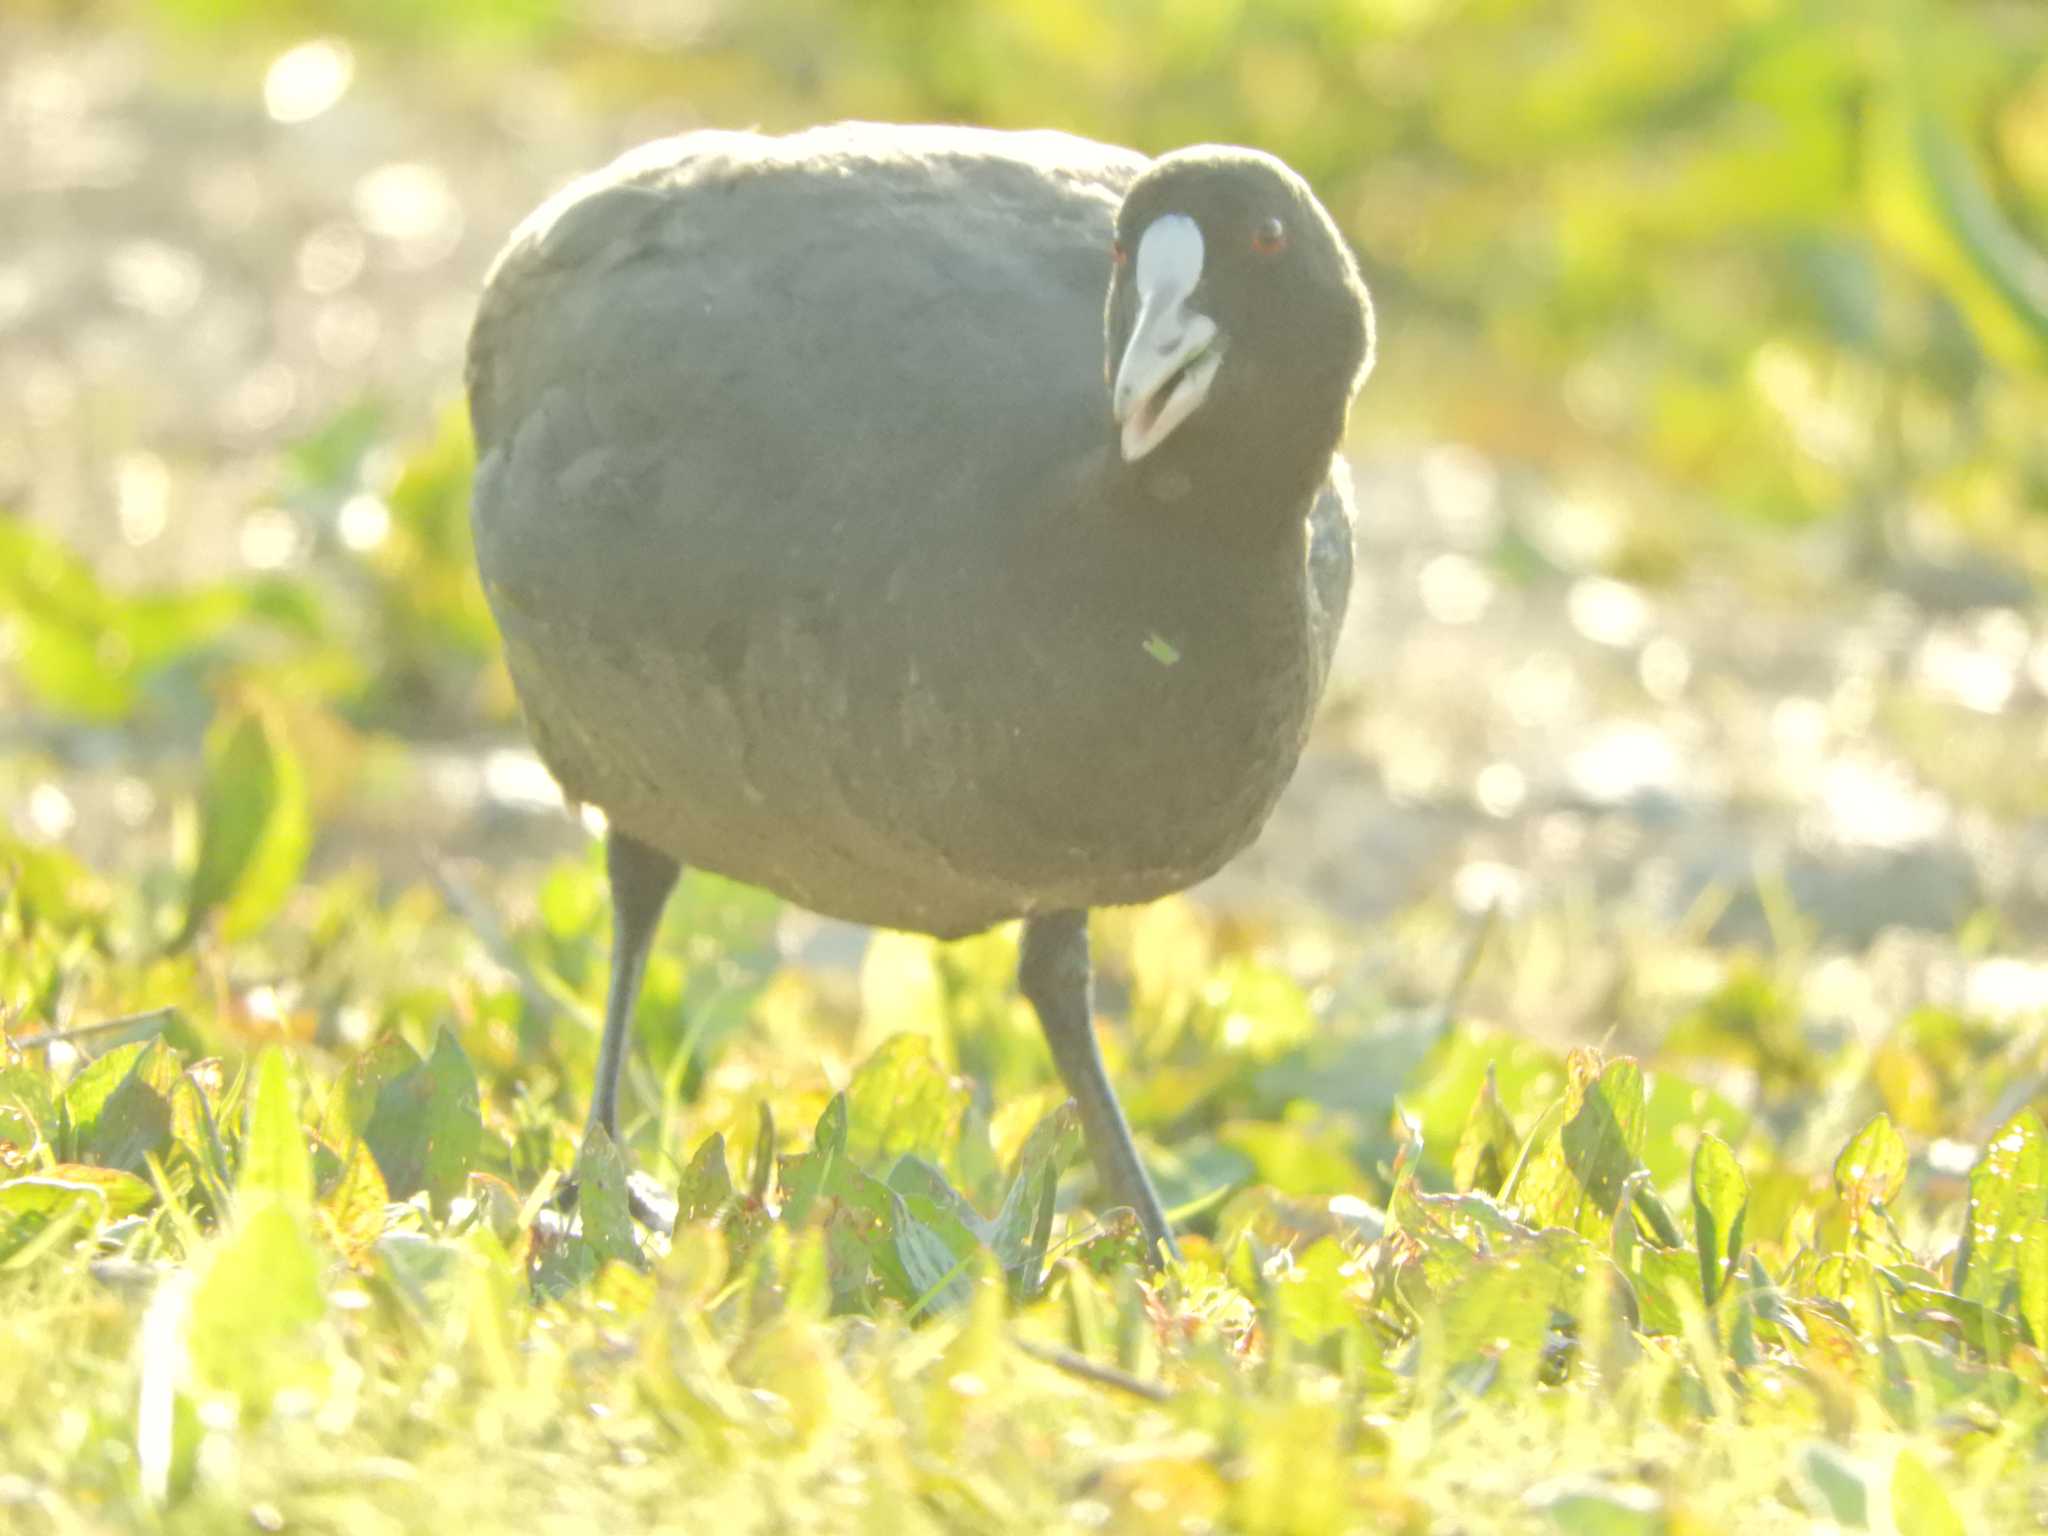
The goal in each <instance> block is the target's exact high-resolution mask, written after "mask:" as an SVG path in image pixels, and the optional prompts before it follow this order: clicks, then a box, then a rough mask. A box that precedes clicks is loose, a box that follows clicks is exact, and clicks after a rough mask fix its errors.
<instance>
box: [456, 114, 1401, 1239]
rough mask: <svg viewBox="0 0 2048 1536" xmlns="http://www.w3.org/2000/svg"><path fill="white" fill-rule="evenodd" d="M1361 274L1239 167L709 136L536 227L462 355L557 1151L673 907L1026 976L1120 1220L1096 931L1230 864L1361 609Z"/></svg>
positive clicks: (638, 168) (522, 232)
mask: <svg viewBox="0 0 2048 1536" xmlns="http://www.w3.org/2000/svg"><path fill="white" fill-rule="evenodd" d="M1371 353H1372V321H1371V309H1370V306H1369V303H1368V301H1367V297H1366V293H1365V289H1364V287H1363V285H1362V284H1361V282H1360V280H1359V276H1358V270H1357V267H1356V265H1355V264H1354V262H1353V261H1352V258H1351V256H1350V254H1349V253H1348V251H1347V250H1346V248H1345V245H1344V242H1343V241H1342V239H1341V238H1340V237H1339V235H1338V233H1337V231H1336V229H1335V227H1334V225H1333V224H1332V223H1331V221H1330V218H1329V216H1328V215H1327V214H1326V213H1325V212H1324V210H1323V208H1322V206H1321V205H1320V204H1319V203H1318V202H1317V201H1316V198H1315V196H1314V195H1313V194H1312V193H1311V191H1310V190H1309V188H1308V186H1307V185H1306V183H1304V182H1303V181H1302V179H1301V178H1300V177H1299V176H1297V175H1296V174H1294V173H1293V172H1292V171H1291V170H1289V169H1288V168H1287V167H1286V166H1285V165H1283V164H1281V163H1280V162H1279V161H1277V160H1275V159H1273V158H1272V157H1271V156H1268V155H1264V154H1260V153H1257V152H1255V151H1251V150H1246V149H1237V148H1222V147H1213V146H1204V147H1198V148H1192V149H1185V150H1181V151H1178V152H1175V153H1173V154H1169V155H1165V156H1162V157H1161V158H1159V159H1156V160H1150V159H1147V158H1146V157H1145V156H1142V155H1140V154H1137V153H1135V152H1133V151H1131V150H1126V149H1119V148H1114V147H1111V146H1108V145H1103V144H1097V143H1092V142H1089V141H1086V140H1083V139H1079V138H1074V137H1071V136H1068V135H1065V134H1057V133H998V132H992V131H987V130H976V129H963V128H946V127H902V126H887V125H875V124H842V125H838V126H834V127H828V128H819V129H815V130H812V131H809V132H804V133H799V134H795V135H791V136H788V137H769V136H763V135H757V134H752V133H726V132H699V133H690V134H685V135H683V136H681V137H677V138H673V139H668V140H663V141H661V142H658V143H655V144H650V145H647V146H645V147H643V148H641V149H639V150H636V151H634V152H632V153H630V154H628V155H626V156H625V157H624V158H623V159H621V160H619V161H618V162H617V163H616V164H614V165H612V166H611V167H610V168H608V169H606V170H604V171H601V172H599V173H597V174H596V175H593V176H591V177H588V178H586V179H584V180H582V181H579V182H576V183H575V184H573V185H572V186H570V187H568V188H567V189H566V190H564V191H563V192H562V193H560V194H559V195H557V196H555V197H554V198H552V199H550V200H549V201H548V202H547V203H546V204H544V205H543V206H542V207H541V208H540V209H538V210H537V211H536V212H535V213H534V214H533V215H531V216H530V217H529V218H528V219H527V220H526V221H525V223H524V224H522V225H521V227H520V228H519V229H518V231H517V232H516V233H515V234H514V235H513V237H512V240H511V242H510V244H509V246H508V247H507V249H506V250H505V252H504V253H503V254H502V255H501V256H500V258H499V259H498V262H497V264H496V266H495V267H494V269H493V271H492V272H491V275H490V278H489V280H488V282H487V284H486V287H485V290H484V294H483V298H482V303H481V307H480V309H479V311H478V315H477V320H476V326H475V331H474V334H473V336H472V339H471V344H470V355H469V391H470V404H471V411H472V417H473V422H474V426H475V433H476V442H477V449H478V467H477V479H476V492H475V528H476V546H477V558H478V562H479V565H480V567H481V569H482V573H483V578H484V583H485V589H486V591H487V593H488V595H489V600H490V604H491V608H492V611H493V613H494V614H495V616H496V618H497V621H498V625H499V628H500V629H501V631H502V632H503V636H504V642H505V648H506V655H507V659H508V662H509V665H510V668H511V673H512V678H513V681H514V683H515V685H516V687H517V690H518V694H519V698H520V701H521V703H522V706H523V708H524V711H525V714H526V718H527V721H528V724H529V727H530V729H531V731H532V733H533V737H534V740H535V743H536V746H537V748H538V750H539V752H540V755H541V757H542V758H543V760H544V761H545V762H546V763H547V765H548V767H549V768H550V769H551V770H552V771H553V773H554V774H555V776H556V778H557V779H559V780H560V782H561V784H562V787H563V789H564V790H565V791H566V792H567V794H568V795H569V796H570V797H571V798H572V799H575V800H578V801H582V802H586V803H590V804H594V805H596V806H598V807H600V808H601V809H602V810H603V811H604V813H605V816H606V819H607V823H608V832H607V841H606V852H607V860H608V869H609V875H610V881H611V887H612V894H613V900H614V907H615V919H616V924H615V927H616V938H615V943H614V952H613V958H612V974H611V986H610V993H609V996H608V999H607V1002H606V1009H605V1023H604V1037H603V1046H602V1052H601V1055H600V1059H599V1067H598V1074H597V1087H596V1092H595V1096H594V1101H593V1103H592V1106H591V1113H590V1126H591V1128H593V1129H595V1128H599V1127H602V1128H603V1129H604V1130H606V1131H607V1132H608V1133H609V1134H610V1135H611V1136H612V1137H613V1138H614V1139H617V1136H618V1087H619V1074H620V1067H621V1064H622V1062H623V1059H624V1055H625V1051H626V1047H627V1040H628V1034H629V1027H630V1020H631V1016H632V1010H633V1002H634V998H635V996H636V994H637V991H638V988H639V983H640V978H641V974H642V971H643V968H644V965H645V961H646V957H647V952H648V947H649V945H650V943H651V941H652V938H653V933H654V929H655V926H656V922H657V919H658V918H659V916H660V913H661V909H662V906H663V904H664V902H665V901H666V899H667V896H668V893H669V891H670V889H671V887H672V886H673V884H674V882H675V879H676V876H677V872H678V869H679V867H680V865H681V864H682V863H683V862H685V861H688V862H694V863H695V864H697V865H699V866H701V867H703V868H706V869H711V870H715V871H718V872H720V873H722V874H725V875H728V876H732V877H734V878H737V879H739V880H743V881H747V882H751V883H753V884H756V885H760V886H765V887H767V888H768V889H770V890H772V891H775V892H777V893H779V894H781V895H782V896H784V897H787V898H788V899H789V900H791V901H793V902H797V903H799V904H801V905H803V906H806V907H809V908H811V909H812V910H814V911H817V912H820V913H825V914H828V915H831V916H835V917H840V918H845V919H850V920H853V921H857V922H863V923H872V924H877V925H883V926H887V927H893V928H900V929H909V930H915V931H919V932H923V933H929V934H935V935H938V936H940V937H954V936H958V935H963V934H969V933H974V932H976V931H978V930H981V929H984V928H987V927H989V926H991V925H992V924H996V923H1000V922H1003V921H1005V920H1008V919H1013V918H1022V919H1023V920H1024V924H1025V926H1024V932H1023V950H1022V959H1021V963H1020V966H1019V982H1020V985H1021V987H1022V989H1023V991H1024V993H1025V994H1026V996H1028V997H1029V999H1030V1000H1031V1002H1032V1004H1033V1006H1034V1007H1035V1008H1036V1010H1037V1013H1038V1016H1039V1019H1040V1021H1041V1023H1042V1024H1043V1026H1044V1030H1045V1034H1046V1038H1047V1040H1048V1042H1049V1043H1050V1046H1051V1049H1052V1054H1053V1057H1054V1060H1055V1062H1056V1064H1057V1066H1058V1068H1059V1071H1060V1073H1061V1075H1062V1077H1063V1078H1064V1079H1065V1082H1066V1084H1067V1087H1068V1089H1069V1090H1070V1092H1071V1093H1072V1094H1073V1096H1074V1098H1075V1100H1076V1102H1077V1104H1078V1107H1079V1110H1080V1113H1081V1117H1082V1123H1083V1126H1084V1129H1085V1132H1086V1137H1087V1143H1088V1147H1089V1150H1090V1153H1091V1155H1092V1157H1093V1159H1094V1162H1095V1165H1096V1168H1097V1170H1098V1173H1099V1175H1100V1177H1101V1178H1102V1180H1103V1182H1104V1183H1105V1185H1106V1186H1107V1188H1108V1191H1109V1192H1110V1194H1111V1195H1112V1196H1113V1197H1114V1198H1115V1199H1116V1200H1118V1201H1120V1202H1123V1203H1126V1204H1128V1205H1130V1206H1132V1207H1134V1208H1135V1210H1136V1213H1137V1216H1138V1218H1139V1220H1140V1222H1141V1223H1142V1226H1143V1230H1144V1232H1145V1233H1146V1236H1147V1238H1148V1239H1149V1241H1150V1243H1151V1245H1152V1246H1153V1248H1154V1251H1155V1253H1157V1252H1159V1251H1167V1252H1170V1251H1171V1250H1172V1234H1171V1231H1170V1229H1169V1226H1168V1223H1167V1220H1166V1217H1165V1214H1164V1212H1163V1211H1162V1210H1161V1208H1160V1204H1159V1200H1158V1197H1157V1196H1156V1194H1155V1193H1154V1191H1153V1188H1152V1185H1151V1183H1150V1181H1149V1179H1148V1178H1147V1176H1146V1173H1145V1169H1144V1166H1143V1164H1142V1163H1141V1162H1140V1160H1139V1158H1138V1155H1137V1152H1136V1149H1135V1148H1134V1147H1133V1145H1132V1142H1131V1135H1130V1130H1129V1128H1128V1126H1127V1125H1126V1123H1125V1121H1124V1117H1123V1114H1122V1111H1121V1109H1120V1108H1119V1106H1118V1104H1117V1100H1116V1097H1115V1095H1114V1093H1113V1091H1112V1090H1111V1088H1110V1085H1109V1082H1108V1080H1107V1078H1106V1076H1105V1074H1104V1070H1103V1064H1102V1059H1101V1057H1100V1055H1099V1054H1098V1052H1097V1048H1096V1040H1095V1035H1094V1027H1093V1020H1092V1005H1091V984H1090V962H1089V954H1088V928H1087V912H1088V909H1089V908H1091V907H1097V906H1104V905H1117V904H1125V903H1133V902H1143V901H1149V900H1152V899H1154V898H1156V897H1159V896H1162V895H1164V894H1166V893H1168V892H1171V891H1177V890H1180V889H1182V888H1183V887H1185V886H1188V885H1191V884H1193V883H1194V882H1195V881H1197V880H1200V879H1202V878H1203V877H1204V876H1206V875H1208V874H1210V873H1211V872H1212V871H1214V870H1215V869H1217V868H1218V867H1219V866H1220V865H1221V864H1223V863H1224V861H1225V860H1227V859H1229V858H1230V857H1231V855H1233V854H1234V853H1236V852H1237V851H1238V850H1240V849H1241V848H1243V847H1244V846H1245V845H1246V844H1247V843H1248V842H1250V841H1251V839H1252V838H1253V836H1254V835H1255V834H1256V833H1257V832H1258V830H1259V828H1260V826H1261V824H1262V823H1263V822H1264V821H1265V819H1266V816H1267V814H1268V812H1269V811H1270V810H1271V809H1272V806H1273V803H1274V800H1275V799H1276V797H1277V796H1278V795H1279V793H1280V791H1281V788H1282V786H1284V785H1285V784H1286V782H1287V779H1288V777H1289V775H1290V774H1291V773H1292V771H1293V769H1294V764H1295V760H1296V758H1297V756H1298V755H1299V753H1300V751H1301V747H1302V743H1303V740H1304V738H1305V736H1306V734H1307V731H1308V727H1309V722H1310V717H1311V715H1312V714H1313V712H1314V709H1315V705H1316V700H1317V697H1318V696H1319V694H1320V693H1321V691H1322V687H1323V682H1324V677H1325V674H1326V672H1327V670H1328V666H1329V660H1330V655H1331V651H1332V648H1333V646H1334V644H1335V641H1336V635H1337V629H1338V626H1339V624H1340V622H1341V620H1342V618H1343V612H1344V606H1345V600H1346V595H1347V592H1348V589H1349V585H1350V577H1351V536H1350V515H1351V509H1350V504H1349V494H1348V488H1347V481H1346V478H1345V476H1344V473H1343V468H1342V464H1341V461H1339V460H1338V459H1337V458H1336V451H1337V447H1338V443H1339V439H1340V437H1341V435H1342V432H1343V428H1344V421H1345V414H1346V411H1347V409H1348V407H1349V405H1350V401H1351V398H1352V395H1353V394H1354V392H1355V391H1356V389H1357V387H1358V385H1359V383H1360V382H1361V380H1362V379H1363V377H1364V374H1365V371H1366V369H1367V367H1368V366H1369V363H1370V358H1371Z"/></svg>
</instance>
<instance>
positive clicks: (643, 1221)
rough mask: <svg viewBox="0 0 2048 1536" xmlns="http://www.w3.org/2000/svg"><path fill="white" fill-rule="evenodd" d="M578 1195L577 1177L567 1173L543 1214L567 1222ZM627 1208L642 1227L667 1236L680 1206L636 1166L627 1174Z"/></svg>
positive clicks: (647, 1174) (656, 1182)
mask: <svg viewBox="0 0 2048 1536" xmlns="http://www.w3.org/2000/svg"><path fill="white" fill-rule="evenodd" d="M577 1194H578V1187H577V1181H576V1176H575V1175H574V1174H570V1175H569V1176H568V1177H566V1178H564V1179H563V1180H562V1182H561V1183H560V1184H559V1185H557V1186H556V1188H555V1194H554V1198H553V1199H552V1200H550V1201H549V1202H548V1204H549V1206H550V1210H549V1211H546V1212H543V1213H542V1214H543V1215H544V1216H552V1217H553V1219H554V1220H555V1221H558V1222H566V1221H567V1220H568V1219H569V1217H570V1215H571V1213H572V1212H574V1211H575V1209H576V1197H577ZM626 1209H627V1211H628V1212H630V1213H631V1214H632V1217H633V1219H634V1220H635V1221H637V1222H639V1223H640V1225H641V1226H643V1227H646V1228H648V1229H650V1230H651V1231H655V1232H659V1233H661V1235H662V1236H664V1237H667V1236H669V1235H670V1234H671V1233H673V1232H674V1231H675V1229H676V1215H677V1212H678V1210H679V1209H680V1207H679V1206H678V1205H677V1203H676V1197H675V1196H674V1195H673V1194H672V1193H670V1192H669V1190H668V1188H667V1186H665V1185H664V1184H662V1182H661V1181H660V1180H659V1179H657V1178H655V1177H654V1175H653V1174H651V1173H642V1172H640V1171H639V1170H637V1169H635V1170H631V1171H629V1172H628V1173H627V1174H626Z"/></svg>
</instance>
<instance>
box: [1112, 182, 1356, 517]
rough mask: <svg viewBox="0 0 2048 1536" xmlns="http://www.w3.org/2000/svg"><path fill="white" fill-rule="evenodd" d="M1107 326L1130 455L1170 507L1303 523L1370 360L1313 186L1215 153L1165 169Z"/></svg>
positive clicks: (1128, 229)
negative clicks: (1183, 502) (1179, 501)
mask: <svg viewBox="0 0 2048 1536" xmlns="http://www.w3.org/2000/svg"><path fill="white" fill-rule="evenodd" d="M1114 257H1115V270H1114V275H1113V277H1112V278H1111V281H1110V288H1109V312H1108V315H1107V318H1106V330H1107V334H1108V344H1109V358H1108V368H1109V382H1110V394H1111V403H1112V409H1113V412H1114V415H1115V418H1116V428H1117V449H1118V452H1119V454H1120V456H1121V458H1122V460H1123V462H1124V464H1125V466H1126V469H1127V470H1128V471H1129V472H1130V474H1131V476H1132V478H1133V480H1134V482H1135V483H1136V484H1137V485H1139V486H1141V487H1148V488H1150V489H1151V490H1152V492H1153V493H1154V494H1156V495H1158V496H1160V497H1162V498H1165V499H1172V498H1177V497H1179V496H1182V495H1184V494H1186V493H1187V492H1189V491H1190V490H1192V491H1193V492H1195V493H1196V494H1198V495H1200V496H1201V498H1202V499H1203V500H1204V501H1208V502H1211V503H1213V504H1216V505H1217V506H1218V507H1219V509H1220V510H1222V511H1223V512H1224V513H1225V514H1226V515H1228V516H1232V517H1238V516H1242V517H1244V518H1246V519H1251V520H1258V521H1263V520H1264V518H1265V516H1266V515H1268V514H1270V515H1274V516H1284V515H1287V514H1290V513H1299V512H1301V511H1302V510H1303V509H1304V508H1305V507H1306V505H1307V501H1308V498H1309V497H1310V496H1311V495H1313V494H1314V491H1315V489H1316V487H1317V486H1318V485H1320V484H1321V483H1322V480H1323V477H1324V476H1325V475H1326V474H1327V473H1328V471H1329V464H1330V457H1331V455H1332V454H1333V453H1335V452H1336V449H1337V445H1338V442H1339V440H1340V439H1341V438H1342V436H1343V432H1344V416H1345V412H1346V411H1347V410H1348V409H1349V407H1350V404H1351V397H1352V395H1353V394H1354V393H1356V391H1357V389H1358V386H1359V384H1360V382H1361V381H1362V380H1363V378H1364V376H1365V372H1366V370H1367V368H1368V367H1369V366H1370V365H1371V360H1372V346H1373V336H1372V306H1371V302H1370V300H1369V299H1368V298H1367V296H1366V291H1365V285H1364V283H1363V282H1361V281H1360V280H1359V276H1358V267H1357V264H1356V263H1355V262H1354V261H1353V260H1352V258H1351V253H1350V251H1349V250H1348V249H1347V248H1346V247H1345V244H1344V241H1343V238H1342V236H1340V235H1339V234H1338V233H1337V227H1336V225H1335V224H1333V223H1332V222H1331V220H1330V216H1329V214H1327V213H1326V212H1324V211H1323V206H1322V204H1320V203H1319V202H1317V201H1316V197H1315V194H1314V193H1313V192H1311V191H1310V190H1309V187H1308V183H1306V182H1305V181H1303V180H1302V179H1301V178H1300V177H1299V176H1297V175H1295V173H1294V172H1293V171H1291V170H1289V169H1288V168H1287V167H1286V166H1285V165H1283V164H1282V163H1281V162H1280V161H1278V160H1276V159H1274V158H1273V157H1272V156H1271V155H1264V154H1260V153H1258V152H1257V151H1255V150H1249V149H1235V148H1224V147H1218V146H1213V145H1204V146H1201V147H1198V148H1193V149H1184V150H1178V151H1176V152H1175V153H1173V154H1170V155H1166V156H1163V157H1162V158H1161V159H1159V160H1158V161H1156V162H1155V163H1154V164H1153V165H1152V166H1151V167H1150V168H1149V169H1148V170H1147V171H1146V172H1145V174H1144V175H1143V176H1141V177H1139V178H1138V180H1137V181H1135V182H1133V183H1132V184H1131V188H1130V191H1129V192H1128V193H1127V194H1126V196H1125V198H1124V203H1123V207H1122V208H1121V209H1120V210H1119V212H1118V214H1117V220H1116V246H1115V251H1114Z"/></svg>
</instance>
